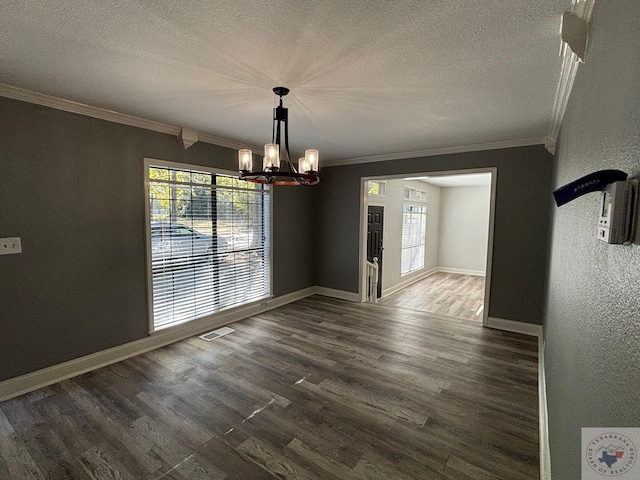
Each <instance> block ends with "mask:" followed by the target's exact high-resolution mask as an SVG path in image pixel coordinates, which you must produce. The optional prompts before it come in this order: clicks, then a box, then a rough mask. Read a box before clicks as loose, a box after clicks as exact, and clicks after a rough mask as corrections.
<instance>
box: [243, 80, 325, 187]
mask: <svg viewBox="0 0 640 480" xmlns="http://www.w3.org/2000/svg"><path fill="white" fill-rule="evenodd" d="M273 93H275V94H276V95H278V96H279V97H280V104H279V105H278V106H277V107H276V108H274V109H273V136H272V139H271V143H267V144H266V145H265V146H264V158H263V162H262V171H259V172H253V171H252V170H251V168H252V166H253V165H252V163H253V159H252V156H253V153H252V151H251V150H249V149H242V150H239V151H238V161H239V170H240V177H239V178H240V180H246V181H248V182H255V183H266V184H269V185H304V186H309V185H316V184H317V183H318V182H319V181H320V176H319V175H318V171H319V165H318V150H313V149H310V150H305V152H304V157H300V159H299V160H298V169H297V170H296V167H295V166H294V164H293V162H292V161H291V155H290V154H289V126H288V121H289V109H287V108H285V107H283V106H282V97H284V96H286V95H287V94H288V93H289V89H288V88H286V87H275V88H274V89H273ZM281 153H282V154H283V155H284V157H285V164H286V165H285V166H286V169H282V170H281V169H280V154H281Z"/></svg>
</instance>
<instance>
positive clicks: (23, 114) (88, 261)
mask: <svg viewBox="0 0 640 480" xmlns="http://www.w3.org/2000/svg"><path fill="white" fill-rule="evenodd" d="M143 157H152V158H158V159H162V160H171V161H176V162H184V163H190V164H196V165H206V166H214V167H219V168H225V169H229V170H236V169H237V163H236V153H235V151H234V150H230V149H226V148H222V147H216V146H213V145H209V144H205V143H196V144H195V145H194V146H192V147H191V148H189V149H188V150H185V149H183V148H182V147H181V146H180V145H179V144H178V142H177V140H176V138H175V137H173V136H171V135H164V134H161V133H156V132H151V131H147V130H143V129H138V128H134V127H128V126H124V125H118V124H115V123H110V122H105V121H102V120H97V119H93V118H89V117H84V116H81V115H75V114H71V113H66V112H61V111H58V110H53V109H50V108H45V107H40V106H37V105H32V104H28V103H23V102H18V101H14V100H9V99H6V98H0V237H12V236H19V237H21V238H22V248H23V251H24V253H23V254H21V255H5V256H1V257H0V326H1V329H2V331H1V332H0V352H2V357H1V360H2V361H0V380H4V379H7V378H10V377H13V376H16V375H20V374H24V373H27V372H30V371H33V370H37V369H40V368H44V367H47V366H50V365H53V364H56V363H60V362H63V361H66V360H70V359H73V358H76V357H79V356H83V355H87V354H90V353H93V352H96V351H99V350H103V349H106V348H110V347H114V346H117V345H120V344H123V343H126V342H130V341H133V340H137V339H140V338H143V337H145V336H147V306H146V300H147V297H146V274H145V253H144V252H145V250H144V249H145V243H144V232H145V230H144V208H143V207H144V201H143V188H144V186H143V164H142V162H143V160H142V159H143ZM280 188H282V187H280ZM280 188H278V187H276V188H275V189H274V190H275V192H274V195H273V203H274V206H273V213H274V232H273V251H274V279H273V286H274V293H275V295H282V294H285V293H288V292H291V291H293V290H298V289H301V288H305V287H308V286H312V285H314V284H315V281H314V280H315V278H314V277H315V271H314V260H313V256H312V254H313V251H312V245H310V244H311V241H310V239H311V238H313V232H314V228H315V227H314V224H313V196H314V192H313V190H312V189H303V188H299V189H294V190H296V191H295V192H294V191H286V192H284V191H283V192H281V191H280Z"/></svg>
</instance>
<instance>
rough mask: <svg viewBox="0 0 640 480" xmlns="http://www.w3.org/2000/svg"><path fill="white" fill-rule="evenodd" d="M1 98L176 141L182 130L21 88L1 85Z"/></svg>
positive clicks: (207, 138) (230, 144) (204, 137)
mask: <svg viewBox="0 0 640 480" xmlns="http://www.w3.org/2000/svg"><path fill="white" fill-rule="evenodd" d="M0 96H2V97H7V98H11V99H13V100H20V101H23V102H28V103H33V104H36V105H42V106H43V107H50V108H55V109H56V110H62V111H64V112H70V113H77V114H79V115H84V116H87V117H92V118H97V119H100V120H106V121H107V122H113V123H119V124H122V125H128V126H130V127H137V128H144V129H145V130H151V131H154V132H160V133H166V134H169V135H173V136H174V137H178V135H179V134H180V130H181V127H177V126H174V125H168V124H166V123H162V122H156V121H155V120H149V119H146V118H141V117H136V116H134V115H128V114H126V113H120V112H114V111H113V110H107V109H106V108H100V107H94V106H91V105H86V104H84V103H79V102H74V101H72V100H66V99H64V98H59V97H54V96H52V95H46V94H44V93H38V92H33V91H31V90H26V89H24V88H19V87H14V86H13V85H7V84H4V83H0ZM197 138H198V141H200V142H205V143H210V144H212V145H218V146H220V147H226V148H232V149H235V150H239V149H241V148H249V149H251V150H252V151H253V152H254V153H256V154H259V155H261V154H262V149H261V148H259V147H256V146H255V145H246V144H244V143H239V142H234V141H232V140H227V139H226V138H221V137H216V136H214V135H210V134H208V133H201V132H198V135H197Z"/></svg>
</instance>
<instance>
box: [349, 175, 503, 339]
mask: <svg viewBox="0 0 640 480" xmlns="http://www.w3.org/2000/svg"><path fill="white" fill-rule="evenodd" d="M470 173H490V174H491V200H490V209H489V232H488V235H487V266H486V273H485V280H484V308H483V311H482V325H484V326H487V319H488V318H489V299H490V293H491V273H492V268H491V266H492V264H493V234H494V228H495V211H496V187H497V180H498V168H497V167H486V168H470V169H462V170H447V171H441V172H440V171H439V172H418V173H413V172H412V173H400V174H395V175H382V176H374V177H362V178H361V179H360V248H359V267H358V268H359V271H360V275H359V282H358V294H359V295H360V301H361V302H365V301H366V300H367V293H366V292H367V289H366V284H367V269H366V268H365V266H366V260H367V211H368V207H369V202H368V200H367V182H368V181H369V180H382V181H384V180H389V179H398V178H407V177H444V176H451V175H466V174H470ZM383 238H384V237H383Z"/></svg>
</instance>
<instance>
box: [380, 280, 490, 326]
mask: <svg viewBox="0 0 640 480" xmlns="http://www.w3.org/2000/svg"><path fill="white" fill-rule="evenodd" d="M484 283H485V277H481V276H477V275H463V274H460V273H446V272H435V273H433V274H431V275H429V276H428V277H425V278H423V279H422V280H419V281H417V282H415V283H412V284H411V285H409V286H408V287H405V288H403V289H402V290H400V291H398V292H395V293H393V294H391V295H389V296H388V297H384V298H382V299H380V300H378V302H379V303H382V304H384V305H393V306H396V307H404V308H410V309H412V310H419V311H421V312H429V313H438V314H440V315H447V316H450V317H457V318H466V319H469V320H477V321H479V322H481V321H482V309H481V307H483V304H484Z"/></svg>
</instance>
